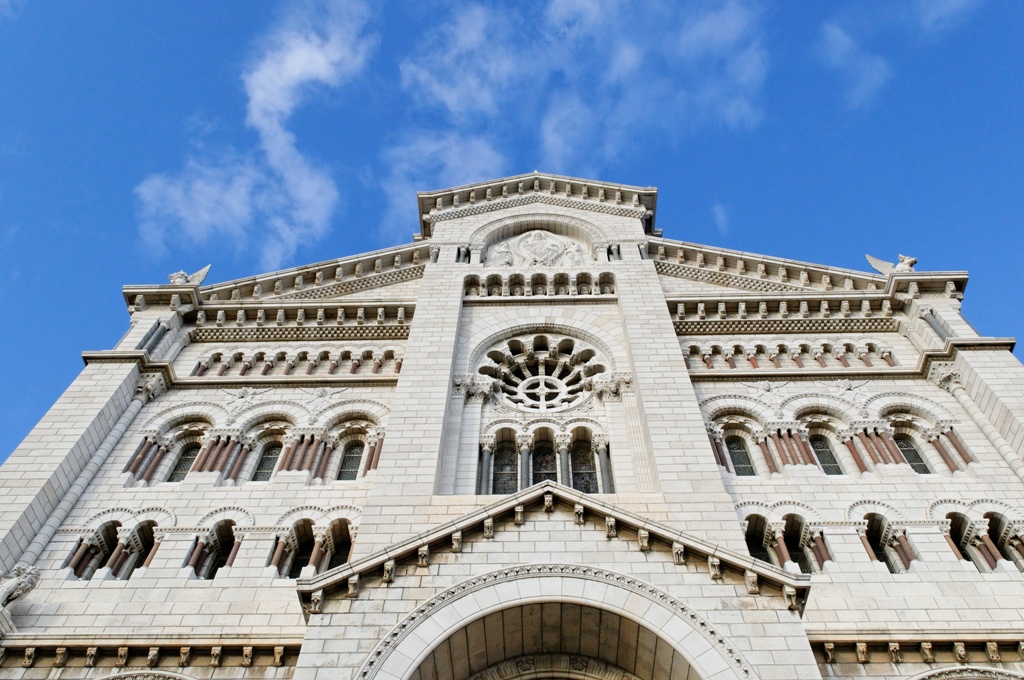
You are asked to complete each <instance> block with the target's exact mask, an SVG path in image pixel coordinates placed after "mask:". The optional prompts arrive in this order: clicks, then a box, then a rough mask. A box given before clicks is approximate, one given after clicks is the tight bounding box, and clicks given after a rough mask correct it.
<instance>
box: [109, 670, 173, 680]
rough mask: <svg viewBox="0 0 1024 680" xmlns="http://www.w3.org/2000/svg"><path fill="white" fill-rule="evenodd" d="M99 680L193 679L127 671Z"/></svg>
mask: <svg viewBox="0 0 1024 680" xmlns="http://www.w3.org/2000/svg"><path fill="white" fill-rule="evenodd" d="M100 680H193V677H192V676H191V675H182V674H181V673H168V672H167V671H129V672H127V673H114V674H113V675H107V676H104V677H103V678H101V679H100Z"/></svg>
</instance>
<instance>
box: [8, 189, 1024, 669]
mask: <svg viewBox="0 0 1024 680" xmlns="http://www.w3.org/2000/svg"><path fill="white" fill-rule="evenodd" d="M418 200H419V205H420V212H421V214H422V221H421V232H420V235H419V236H418V237H417V239H416V240H415V241H414V243H412V244H411V245H405V246H400V247H396V248H391V249H387V250H382V251H378V252H374V253H367V254H364V255H360V256H356V257H349V258H344V259H340V260H331V261H327V262H322V263H319V264H314V265H309V266H305V267H299V268H296V269H292V270H287V271H282V272H272V273H269V274H262V275H259V276H255V277H252V278H249V279H244V280H238V281H229V282H226V283H220V284H214V285H200V284H201V283H202V282H197V281H195V280H194V278H195V277H194V278H193V279H192V280H190V279H189V278H188V277H184V276H175V277H173V278H172V283H170V284H168V285H156V286H126V287H125V289H124V296H125V301H126V303H127V305H128V308H129V311H130V313H131V323H130V327H129V330H128V332H127V333H126V334H125V336H124V337H123V338H122V339H121V341H120V342H119V343H118V344H117V345H116V346H115V347H114V348H112V349H110V350H108V351H100V352H89V353H87V354H85V355H84V358H85V361H86V366H85V369H84V370H83V372H82V374H81V375H80V376H79V377H78V378H77V379H76V380H75V381H74V383H72V385H71V386H70V387H69V388H68V390H67V391H66V392H65V394H64V395H63V396H62V397H61V398H60V399H59V400H58V401H57V403H56V404H55V405H54V407H53V408H52V409H51V410H50V412H49V413H47V415H46V416H45V417H44V418H43V420H42V421H40V423H39V424H38V425H37V426H36V427H35V429H33V430H32V432H31V433H30V434H29V436H28V437H27V438H26V439H25V441H24V442H23V443H22V445H21V446H20V447H19V448H18V449H17V450H16V451H15V452H14V453H13V454H12V455H11V457H10V459H9V460H8V461H7V463H5V464H4V465H3V467H0V487H2V496H0V498H2V501H0V562H2V566H3V573H4V574H5V576H7V577H9V578H7V580H5V581H4V582H2V583H0V593H3V597H4V599H6V600H7V603H6V607H0V648H2V652H0V677H5V678H6V677H10V678H51V677H52V678H68V679H72V680H77V679H79V678H108V677H113V676H117V677H120V678H143V677H147V678H178V679H184V678H197V679H198V678H222V677H223V678H295V679H296V680H328V679H333V678H354V679H357V680H372V679H375V678H379V679H381V680H384V679H387V680H467V679H468V678H474V679H479V680H499V679H508V678H523V679H524V680H526V679H528V678H576V679H584V678H594V679H597V678H604V679H608V680H612V679H615V680H618V679H619V678H630V679H632V678H640V679H641V680H661V679H662V678H673V679H675V678H679V679H700V680H709V679H711V678H730V679H731V678H763V679H765V680H767V679H772V678H778V679H780V680H781V679H789V678H821V677H832V678H854V677H857V678H860V677H871V678H1024V614H1022V612H1024V573H1022V571H1024V544H1022V541H1024V538H1022V532H1024V493H1022V492H1024V451H1022V449H1024V389H1022V385H1024V367H1022V366H1021V364H1020V363H1019V362H1018V361H1017V360H1016V359H1015V358H1014V357H1013V355H1012V354H1011V353H1010V350H1011V349H1012V346H1013V341H1012V340H1009V339H1003V338H986V337H979V335H978V334H977V332H976V331H975V330H974V329H973V328H972V327H971V326H970V325H969V324H968V323H967V322H966V321H965V320H964V319H963V317H962V316H961V315H960V300H961V299H962V297H963V290H964V287H965V285H966V282H967V275H966V273H964V272H916V271H912V270H911V271H897V272H894V273H891V274H889V275H878V274H866V273H863V272H856V271H849V270H843V269H836V268H831V267H826V266H821V265H815V264H810V263H804V262H796V261H789V260H781V259H778V258H770V257H763V256H759V255H754V254H749V253H740V252H734V251H727V250H722V249H716V248H710V247H704V246H699V245H695V244H689V243H681V242H677V241H671V240H668V239H665V238H663V237H662V236H661V232H660V231H659V230H657V229H655V228H654V217H655V210H656V200H657V191H656V190H655V189H651V188H640V187H627V186H619V185H609V184H605V183H601V182H595V181H586V180H577V179H573V178H566V177H558V176H552V175H542V174H536V173H534V174H530V175H524V176H520V177H512V178H506V179H502V180H496V181H493V182H488V183H483V184H479V185H473V186H468V187H461V188H457V189H448V190H444V191H438V192H431V193H424V194H420V195H419V197H418ZM901 269H905V267H902V268H901ZM0 604H3V603H2V602H0Z"/></svg>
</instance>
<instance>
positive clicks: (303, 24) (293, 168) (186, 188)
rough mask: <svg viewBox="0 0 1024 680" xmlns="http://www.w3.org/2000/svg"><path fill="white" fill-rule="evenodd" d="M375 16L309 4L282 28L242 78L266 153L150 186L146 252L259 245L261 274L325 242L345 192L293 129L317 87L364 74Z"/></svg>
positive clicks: (345, 6)
mask: <svg viewBox="0 0 1024 680" xmlns="http://www.w3.org/2000/svg"><path fill="white" fill-rule="evenodd" d="M368 16H369V12H368V10H367V8H366V6H365V5H364V4H363V3H362V2H359V1H357V0H349V1H347V2H337V3H332V4H330V5H329V6H326V7H323V6H317V5H313V4H302V5H299V6H297V7H296V8H295V9H294V11H292V12H291V13H289V14H287V15H286V16H285V17H284V18H283V20H282V21H281V22H280V23H279V24H278V26H277V27H275V28H274V30H272V31H271V32H270V33H269V34H268V35H267V36H266V37H265V38H264V40H263V41H262V43H261V51H260V53H259V56H258V58H257V59H255V60H254V62H253V64H252V66H251V67H250V68H249V69H247V70H246V72H245V73H244V74H243V75H242V80H243V83H244V85H245V91H246V94H247V95H248V97H249V103H248V108H247V115H246V124H247V125H248V126H249V127H251V128H253V129H254V130H255V131H256V132H257V134H258V136H259V152H252V153H248V154H240V153H237V152H233V151H232V152H230V153H227V154H224V155H223V156H222V157H220V158H208V157H202V156H201V157H198V158H192V159H189V160H188V161H187V162H186V164H185V167H184V168H183V169H182V170H181V171H179V172H177V173H160V174H155V175H152V176H150V177H148V178H146V179H145V180H143V181H142V182H141V183H140V184H139V185H138V187H136V190H135V193H136V196H137V197H138V199H139V201H140V217H141V224H140V231H141V234H142V237H143V239H144V241H145V242H146V243H147V244H149V245H151V246H153V247H158V248H159V247H162V246H165V245H166V244H167V242H168V241H170V236H171V235H172V234H173V235H174V236H185V237H186V240H187V241H189V242H191V243H204V242H206V241H208V240H210V239H213V238H219V237H224V236H229V237H231V239H232V240H233V241H234V242H235V243H236V244H249V243H250V242H253V241H258V243H259V247H260V260H261V264H262V266H263V267H266V268H270V269H273V268H277V267H280V266H281V265H282V263H283V262H285V261H286V260H288V259H289V258H290V257H292V255H293V254H294V253H295V250H296V248H297V246H298V244H299V243H300V242H302V241H303V240H311V241H312V240H316V239H318V238H320V237H321V236H323V234H324V233H326V231H327V230H328V229H329V227H330V219H331V216H332V214H333V213H334V210H335V207H336V206H337V203H338V201H339V198H340V196H339V193H338V190H337V188H336V187H335V184H334V180H333V179H332V178H331V176H330V174H329V173H328V172H327V171H326V170H325V169H323V168H322V167H319V166H318V165H317V164H316V163H315V162H313V161H311V160H310V159H308V158H306V157H305V156H304V155H303V154H302V153H301V152H300V151H299V150H298V148H297V147H296V145H295V136H294V135H293V134H292V133H291V132H290V131H289V130H288V129H287V127H286V123H287V121H288V118H289V116H290V115H291V114H292V113H293V112H294V111H295V109H296V108H297V107H298V106H299V105H300V104H301V103H302V101H303V99H304V97H305V96H306V95H307V94H308V93H309V91H310V90H311V88H312V87H313V86H316V85H320V86H327V87H337V86H338V85H340V84H341V83H342V82H343V81H344V80H345V79H347V78H351V77H352V76H354V75H355V74H357V73H359V72H360V71H361V70H362V69H363V67H364V66H365V63H366V58H367V56H368V54H369V51H370V50H371V49H372V47H373V45H374V42H373V40H372V39H370V38H367V37H365V36H364V31H365V28H366V22H367V19H368Z"/></svg>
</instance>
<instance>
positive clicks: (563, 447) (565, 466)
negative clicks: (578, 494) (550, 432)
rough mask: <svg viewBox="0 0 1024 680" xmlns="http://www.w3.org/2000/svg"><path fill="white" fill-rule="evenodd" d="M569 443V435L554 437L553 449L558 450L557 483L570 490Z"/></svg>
mask: <svg viewBox="0 0 1024 680" xmlns="http://www.w3.org/2000/svg"><path fill="white" fill-rule="evenodd" d="M571 441H572V436H571V435H567V434H558V435H555V447H556V448H557V450H558V467H557V469H558V483H559V484H561V485H562V486H568V487H570V488H571V487H572V469H571V466H570V460H569V444H570V443H571ZM595 464H596V461H595Z"/></svg>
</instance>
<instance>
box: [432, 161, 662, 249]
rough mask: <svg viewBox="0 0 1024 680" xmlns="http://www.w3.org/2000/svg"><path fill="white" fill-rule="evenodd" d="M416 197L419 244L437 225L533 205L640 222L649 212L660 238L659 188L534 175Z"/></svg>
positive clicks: (650, 229) (650, 225)
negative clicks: (566, 208)
mask: <svg viewBox="0 0 1024 680" xmlns="http://www.w3.org/2000/svg"><path fill="white" fill-rule="evenodd" d="M416 198H417V202H418V205H419V212H420V216H421V218H420V235H419V236H418V238H420V239H424V238H430V237H431V236H432V235H433V234H432V232H433V224H434V223H436V222H440V221H443V220H450V219H457V218H460V217H465V216H468V215H477V214H481V213H485V212H490V211H493V210H502V209H507V208H511V207H517V206H521V205H529V204H533V203H542V204H547V205H556V206H560V207H572V208H577V209H580V210H590V211H594V212H601V213H605V214H612V215H621V216H623V217H632V218H635V219H643V218H644V217H645V216H646V215H647V213H648V212H649V213H650V219H648V220H647V223H646V225H645V228H646V229H647V230H648V232H649V233H657V232H654V231H653V227H654V218H655V215H656V210H657V201H658V190H657V189H656V188H654V187H638V186H630V185H625V184H613V183H609V182H601V181H597V180H592V179H584V178H578V177H566V176H563V175H552V174H548V173H540V172H532V173H529V174H525V175H515V176H513V177H504V178H499V179H495V180H492V181H489V182H478V183H476V184H467V185H465V186H460V187H452V188H449V189H440V190H436V191H425V192H420V193H418V194H417V195H416Z"/></svg>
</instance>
